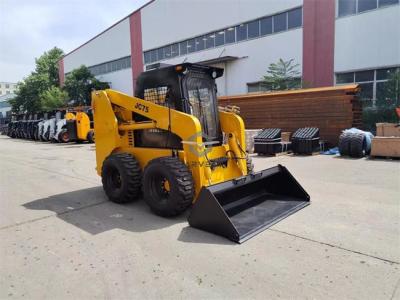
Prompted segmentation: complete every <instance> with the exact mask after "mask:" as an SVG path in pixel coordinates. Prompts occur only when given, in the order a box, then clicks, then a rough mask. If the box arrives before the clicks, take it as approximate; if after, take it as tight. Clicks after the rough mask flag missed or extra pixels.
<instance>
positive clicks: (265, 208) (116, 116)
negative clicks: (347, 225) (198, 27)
mask: <svg viewBox="0 0 400 300" xmlns="http://www.w3.org/2000/svg"><path fill="white" fill-rule="evenodd" d="M222 75H223V69H220V68H216V67H210V66H204V65H199V64H190V63H183V64H179V65H176V66H166V67H163V68H159V69H154V70H149V71H146V72H143V73H142V74H141V75H140V76H139V77H138V78H137V84H136V89H135V97H131V96H128V95H126V94H123V93H120V92H117V91H114V90H111V89H108V90H102V91H93V92H92V107H93V113H94V130H95V132H96V141H95V143H96V161H97V167H96V169H97V173H98V174H99V175H100V176H101V177H102V184H103V189H104V191H105V193H106V194H107V196H108V198H109V199H110V200H111V201H113V202H116V203H126V202H130V201H133V200H136V199H139V198H141V197H142V196H143V197H144V200H145V202H146V203H147V204H148V205H149V206H150V208H151V210H152V211H153V212H154V213H155V214H157V215H160V216H163V217H173V216H176V215H179V214H181V213H183V212H184V211H186V210H187V209H188V208H189V207H191V211H190V214H189V217H188V222H189V224H190V225H191V226H193V227H195V228H198V229H202V230H206V231H209V232H212V233H215V234H218V235H221V236H224V237H226V238H228V239H230V240H232V241H235V242H237V243H242V242H244V241H246V240H247V239H249V238H251V237H253V236H254V235H256V234H258V233H260V232H261V231H263V230H265V229H266V228H268V227H270V226H272V225H273V224H275V223H276V222H278V221H280V220H282V219H283V218H285V217H287V216H289V215H291V214H293V213H294V212H296V211H298V210H300V209H302V208H303V207H305V206H307V205H309V203H310V197H309V195H308V194H307V192H306V191H305V190H304V189H303V188H302V187H301V185H300V184H299V183H298V182H297V181H296V179H295V178H294V177H293V176H292V175H291V174H290V172H289V171H288V170H287V169H286V168H285V167H284V166H281V165H278V166H275V167H272V168H269V169H265V170H261V171H258V172H254V171H253V168H252V164H251V160H250V158H249V156H248V154H247V153H246V152H245V149H246V145H245V127H244V123H243V120H242V118H241V117H240V116H239V115H237V114H236V113H235V112H234V111H232V110H224V109H221V110H219V109H218V103H217V87H216V84H215V80H216V78H218V77H221V76H222Z"/></svg>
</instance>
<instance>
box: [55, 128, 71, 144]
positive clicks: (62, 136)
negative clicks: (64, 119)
mask: <svg viewBox="0 0 400 300" xmlns="http://www.w3.org/2000/svg"><path fill="white" fill-rule="evenodd" d="M57 140H58V141H59V142H60V143H68V142H69V133H68V130H67V129H63V130H61V131H60V133H59V134H58V137H57Z"/></svg>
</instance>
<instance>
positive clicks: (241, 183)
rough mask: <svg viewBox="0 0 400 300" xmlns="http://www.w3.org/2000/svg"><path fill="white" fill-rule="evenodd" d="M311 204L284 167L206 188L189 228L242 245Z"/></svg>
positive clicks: (193, 210)
mask: <svg viewBox="0 0 400 300" xmlns="http://www.w3.org/2000/svg"><path fill="white" fill-rule="evenodd" d="M309 204H310V196H309V195H308V194H307V192H306V191H305V190H304V189H303V188H302V187H301V185H300V184H299V183H298V182H297V181H296V179H295V178H294V177H293V176H292V174H290V172H289V171H288V170H287V169H286V168H285V167H284V166H281V165H278V166H276V167H272V168H269V169H265V170H262V171H260V172H258V173H252V174H249V175H247V176H243V177H239V178H235V179H233V180H230V181H226V182H222V183H218V184H215V185H211V186H208V187H203V188H202V190H201V191H200V193H199V196H198V198H197V200H196V202H195V203H194V205H193V207H192V210H191V213H190V215H189V217H188V222H189V224H190V226H192V227H195V228H198V229H201V230H205V231H208V232H211V233H214V234H217V235H221V236H224V237H226V238H228V239H230V240H232V241H234V242H237V243H239V244H241V243H243V242H245V241H246V240H248V239H250V238H251V237H253V236H255V235H256V234H258V233H260V232H261V231H263V230H265V229H267V228H268V227H270V226H272V225H274V224H275V223H277V222H279V221H280V220H282V219H284V218H286V217H288V216H290V215H291V214H293V213H295V212H296V211H298V210H300V209H302V208H303V207H305V206H307V205H309Z"/></svg>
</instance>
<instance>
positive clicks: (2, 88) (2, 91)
mask: <svg viewBox="0 0 400 300" xmlns="http://www.w3.org/2000/svg"><path fill="white" fill-rule="evenodd" d="M16 89H17V84H16V83H14V82H4V81H1V82H0V96H2V95H7V94H13V93H15V90H16Z"/></svg>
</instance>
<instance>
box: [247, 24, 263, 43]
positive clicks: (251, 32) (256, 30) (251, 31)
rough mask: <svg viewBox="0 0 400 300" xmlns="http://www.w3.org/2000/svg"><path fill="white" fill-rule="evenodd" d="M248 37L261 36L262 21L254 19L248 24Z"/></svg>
mask: <svg viewBox="0 0 400 300" xmlns="http://www.w3.org/2000/svg"><path fill="white" fill-rule="evenodd" d="M247 30H248V38H249V39H253V38H256V37H259V36H260V21H259V20H257V21H253V22H250V23H248V24H247Z"/></svg>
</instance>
